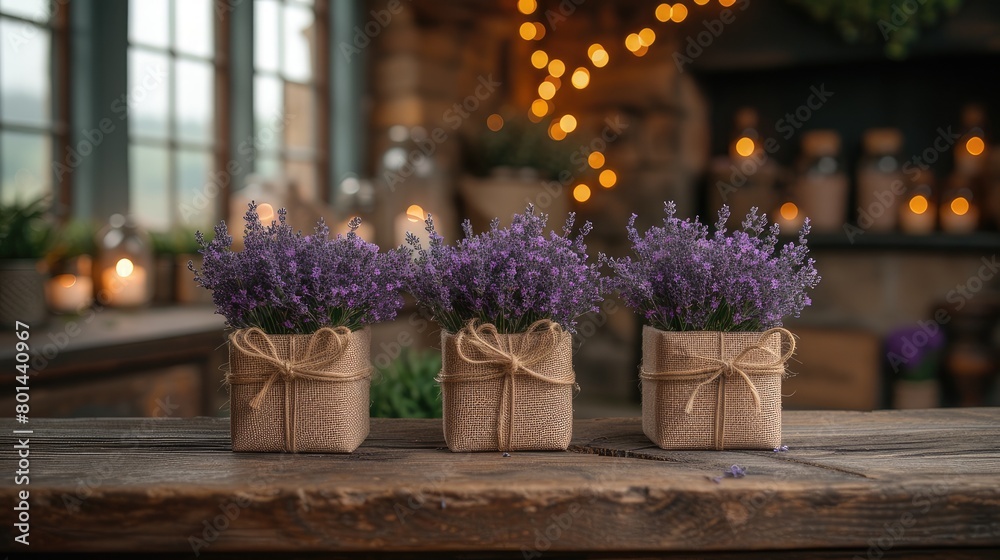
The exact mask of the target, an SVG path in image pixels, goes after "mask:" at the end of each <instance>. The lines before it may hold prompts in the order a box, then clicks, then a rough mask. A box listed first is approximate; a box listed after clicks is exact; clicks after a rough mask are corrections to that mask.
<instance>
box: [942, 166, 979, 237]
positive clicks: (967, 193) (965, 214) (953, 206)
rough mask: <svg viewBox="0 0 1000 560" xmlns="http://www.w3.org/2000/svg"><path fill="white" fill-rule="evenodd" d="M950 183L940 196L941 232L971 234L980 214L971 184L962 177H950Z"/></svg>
mask: <svg viewBox="0 0 1000 560" xmlns="http://www.w3.org/2000/svg"><path fill="white" fill-rule="evenodd" d="M950 183H951V184H950V185H949V187H948V189H947V190H946V191H945V192H944V193H942V195H941V207H940V210H939V213H940V216H939V219H940V221H941V230H942V231H944V232H945V233H955V234H969V233H973V232H974V231H976V229H977V228H978V227H979V213H980V212H979V208H978V206H977V201H976V200H975V198H974V196H973V190H972V187H971V182H970V181H969V180H968V179H967V178H966V177H963V176H962V175H952V177H951V181H950Z"/></svg>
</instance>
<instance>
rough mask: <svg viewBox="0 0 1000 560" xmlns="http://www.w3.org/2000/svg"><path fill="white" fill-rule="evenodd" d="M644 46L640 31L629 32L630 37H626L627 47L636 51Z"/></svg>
mask: <svg viewBox="0 0 1000 560" xmlns="http://www.w3.org/2000/svg"><path fill="white" fill-rule="evenodd" d="M640 47H642V40H640V39H639V34H638V33H629V34H628V37H625V48H626V49H628V50H630V51H632V52H635V51H637V50H639V48H640Z"/></svg>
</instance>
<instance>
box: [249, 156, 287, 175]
mask: <svg viewBox="0 0 1000 560" xmlns="http://www.w3.org/2000/svg"><path fill="white" fill-rule="evenodd" d="M254 172H256V173H257V174H258V175H263V176H264V177H272V178H273V177H278V176H280V175H281V174H282V173H281V160H279V159H278V158H277V157H275V156H262V155H258V156H257V159H255V160H254Z"/></svg>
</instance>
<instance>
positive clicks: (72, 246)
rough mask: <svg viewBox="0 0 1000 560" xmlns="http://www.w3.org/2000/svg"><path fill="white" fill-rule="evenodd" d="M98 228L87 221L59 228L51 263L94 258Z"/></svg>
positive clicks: (70, 223) (53, 246) (53, 245)
mask: <svg viewBox="0 0 1000 560" xmlns="http://www.w3.org/2000/svg"><path fill="white" fill-rule="evenodd" d="M96 236H97V228H96V227H95V226H94V224H93V223H91V222H88V221H85V220H74V221H71V222H69V223H67V224H66V225H65V226H63V227H61V228H59V230H58V231H57V232H56V233H55V234H54V236H53V239H52V249H51V250H50V251H49V259H50V261H59V260H63V259H72V258H74V257H79V256H81V255H91V256H93V255H94V254H96V252H97V244H96V243H95V242H94V238H95V237H96Z"/></svg>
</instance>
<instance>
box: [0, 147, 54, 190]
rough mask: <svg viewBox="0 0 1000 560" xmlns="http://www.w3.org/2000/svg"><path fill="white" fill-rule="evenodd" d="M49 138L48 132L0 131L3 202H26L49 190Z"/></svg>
mask: <svg viewBox="0 0 1000 560" xmlns="http://www.w3.org/2000/svg"><path fill="white" fill-rule="evenodd" d="M51 150H52V140H51V139H50V138H49V136H48V135H47V134H30V133H21V132H11V131H4V132H2V133H0V172H2V173H3V178H2V186H0V193H2V194H3V202H4V203H7V204H9V203H11V202H13V201H15V200H19V201H22V202H27V201H29V200H33V199H35V198H38V197H39V196H42V195H44V194H48V193H49V192H50V190H51V188H50V185H51V183H52V180H51V177H52V175H51V171H50V169H51V168H50V167H49V161H50V160H51V159H52V155H51Z"/></svg>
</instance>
